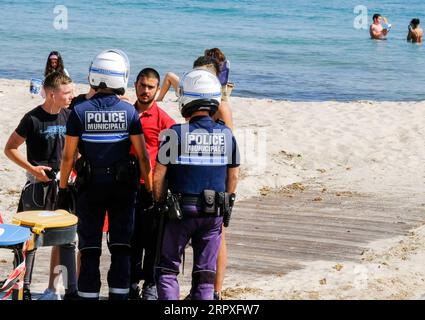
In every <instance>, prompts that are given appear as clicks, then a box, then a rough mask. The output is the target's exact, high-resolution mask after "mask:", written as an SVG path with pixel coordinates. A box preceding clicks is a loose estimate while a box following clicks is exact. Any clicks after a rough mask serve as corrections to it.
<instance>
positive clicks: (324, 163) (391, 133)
mask: <svg viewBox="0 0 425 320" xmlns="http://www.w3.org/2000/svg"><path fill="white" fill-rule="evenodd" d="M28 87H29V82H28V81H21V80H0V114H1V119H2V126H1V130H0V146H1V147H2V148H3V147H4V145H5V143H6V140H7V138H8V136H9V134H10V133H11V132H12V131H13V130H14V128H15V127H16V126H17V124H18V122H19V120H20V119H21V118H22V116H23V115H24V113H25V112H27V111H29V110H31V109H32V108H34V107H35V106H36V105H37V104H40V103H41V102H42V100H41V98H40V97H36V98H31V96H30V95H29V93H28ZM85 91H87V86H84V85H78V86H77V93H83V92H85ZM129 96H130V98H131V100H134V92H133V91H132V90H130V92H129ZM175 100H176V98H175V96H174V94H173V93H170V94H168V96H167V97H166V99H165V101H164V102H161V103H159V105H160V106H161V107H162V108H163V109H164V110H166V111H167V112H169V113H170V115H171V116H172V117H174V118H175V119H176V120H177V121H178V122H182V121H183V119H182V118H181V117H180V116H179V113H178V107H177V103H176V102H175ZM231 104H232V110H233V116H234V124H235V127H236V128H237V129H236V130H235V135H236V136H237V138H238V142H239V145H240V150H241V155H242V167H241V178H240V182H239V187H238V199H239V200H241V199H246V198H249V197H252V196H255V195H259V194H267V193H269V192H272V191H275V190H278V189H283V188H285V186H287V185H289V184H292V183H295V182H302V181H305V180H311V179H316V178H318V177H323V176H324V175H325V176H326V179H327V185H329V186H331V187H333V188H334V189H335V190H345V191H347V192H367V193H372V194H373V193H374V194H384V195H388V194H394V193H397V192H398V191H399V190H403V192H405V193H406V192H407V193H409V194H411V195H412V197H421V196H422V194H424V191H425V186H424V180H425V169H424V165H423V164H424V163H425V148H424V138H425V126H424V124H423V119H425V102H369V101H355V102H347V103H344V102H334V101H328V102H287V101H273V100H265V99H252V98H249V99H247V98H236V97H234V98H232V100H231ZM0 176H1V181H2V183H1V184H0V214H1V215H2V216H3V218H4V220H5V222H7V221H10V219H11V216H12V214H13V212H14V211H15V210H16V206H17V200H18V196H19V193H20V189H21V187H22V185H23V183H24V182H25V176H24V172H23V171H22V170H21V169H20V168H19V167H17V166H16V165H14V164H13V163H11V162H10V161H9V160H8V159H7V158H6V157H5V156H4V154H3V153H1V154H0ZM422 197H423V196H422ZM424 221H425V212H424ZM368 247H369V248H370V251H368V252H366V253H365V254H364V257H363V261H361V262H359V263H354V262H344V261H339V262H335V261H312V262H311V263H307V264H305V268H303V269H301V270H297V271H294V272H291V273H289V274H286V275H276V276H260V277H258V276H257V277H255V278H254V277H253V278H252V279H247V278H243V277H241V276H239V275H237V274H234V275H228V276H227V278H226V285H225V287H226V288H227V290H226V291H225V295H226V297H228V298H240V299H246V298H248V299H250V298H251V299H389V298H396V299H412V298H418V297H421V296H422V293H425V267H424V265H425V227H419V228H418V229H415V230H412V231H411V234H410V235H409V236H406V237H401V238H397V239H385V240H380V241H379V242H374V243H370V244H369V245H368ZM246 283H249V286H246V285H244V284H246Z"/></svg>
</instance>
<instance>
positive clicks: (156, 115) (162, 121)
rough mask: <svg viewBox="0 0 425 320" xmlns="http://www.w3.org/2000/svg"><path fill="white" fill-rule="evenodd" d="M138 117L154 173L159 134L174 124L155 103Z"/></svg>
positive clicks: (132, 151) (132, 149)
mask: <svg viewBox="0 0 425 320" xmlns="http://www.w3.org/2000/svg"><path fill="white" fill-rule="evenodd" d="M135 107H136V104H135ZM139 117H140V122H141V123H142V128H143V135H144V137H145V141H146V148H147V149H148V152H149V157H150V160H151V167H152V172H154V170H155V164H156V155H157V154H158V148H159V140H158V138H159V134H160V132H161V131H162V130H164V129H168V128H170V127H171V126H172V125H173V124H175V123H176V122H175V121H174V120H173V118H171V117H170V116H169V115H168V113H166V112H165V111H164V110H162V109H161V108H160V107H158V105H157V104H156V101H154V102H153V104H152V106H151V107H150V108H149V109H148V110H146V111H144V112H142V113H141V114H139ZM131 153H133V154H134V148H133V146H132V147H131ZM141 181H142V180H141Z"/></svg>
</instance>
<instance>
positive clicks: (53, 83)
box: [43, 71, 72, 90]
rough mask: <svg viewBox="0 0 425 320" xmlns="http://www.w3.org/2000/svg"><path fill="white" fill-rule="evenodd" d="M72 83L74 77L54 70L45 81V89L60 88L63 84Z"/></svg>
mask: <svg viewBox="0 0 425 320" xmlns="http://www.w3.org/2000/svg"><path fill="white" fill-rule="evenodd" d="M70 83H72V79H71V78H70V77H68V76H67V75H66V74H64V73H63V72H58V71H53V72H52V73H50V74H49V75H48V76H47V77H46V78H45V79H44V82H43V87H44V89H54V90H55V89H59V87H60V86H61V85H64V84H70Z"/></svg>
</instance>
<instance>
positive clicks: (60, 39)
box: [0, 0, 425, 101]
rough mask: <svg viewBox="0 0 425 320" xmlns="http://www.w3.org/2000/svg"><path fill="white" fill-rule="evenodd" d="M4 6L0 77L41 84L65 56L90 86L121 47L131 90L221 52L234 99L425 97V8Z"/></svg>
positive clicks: (331, 4)
mask: <svg viewBox="0 0 425 320" xmlns="http://www.w3.org/2000/svg"><path fill="white" fill-rule="evenodd" d="M359 5H362V6H364V7H358V6H359ZM356 8H357V9H356ZM0 9H1V13H2V14H1V15H2V18H1V19H0V58H1V59H0V78H12V79H28V80H30V79H31V78H42V77H43V71H44V65H45V62H46V59H47V55H48V54H49V52H50V51H52V50H58V51H59V52H60V53H61V54H62V56H63V59H64V62H65V67H66V69H67V70H68V71H69V73H70V75H71V77H72V78H73V79H74V81H76V82H80V83H86V82H87V72H88V68H89V64H90V61H91V59H92V58H93V57H94V56H95V55H96V54H97V53H98V52H100V51H101V50H104V49H108V48H119V49H122V50H124V51H125V52H126V53H127V54H128V56H129V58H130V61H131V75H130V81H129V82H130V85H132V83H133V81H134V79H135V76H136V75H137V72H138V71H140V70H141V69H142V68H144V67H148V66H149V67H154V68H156V69H157V70H158V71H159V72H160V74H161V76H164V75H165V73H166V72H168V71H172V72H175V73H177V74H178V75H182V74H183V73H184V72H185V71H188V70H189V69H190V68H191V66H192V63H193V61H194V60H195V59H196V58H197V57H198V56H200V55H202V54H203V52H204V50H205V49H206V48H212V47H219V48H220V49H221V50H222V51H223V52H224V53H225V55H226V56H227V58H228V59H229V61H230V68H231V72H230V81H232V82H234V83H235V88H234V90H233V92H232V95H234V96H244V97H256V98H271V99H279V100H280V99H287V100H307V101H315V100H342V101H346V100H359V99H362V100H363V99H370V100H423V99H425V73H424V70H425V51H424V47H423V46H420V45H414V44H410V43H407V42H406V35H407V30H408V25H409V22H410V20H411V19H412V18H415V17H418V18H420V19H422V20H423V21H425V2H423V1H418V0H414V1H402V0H391V1H389V0H381V1H362V2H359V1H348V0H339V1H333V0H319V1H311V0H296V1H295V0H294V1H293V0H287V1H286V0H263V1H258V0H255V1H252V0H234V1H230V0H216V1H207V0H193V1H188V0H169V1H157V0H151V1H134V0H130V1H119V0H117V1H83V0H72V1H65V0H63V1H36V0H31V1H30V0H20V1H5V0H0ZM360 9H363V10H360ZM364 9H366V10H367V12H365V10H364ZM359 10H360V11H359ZM375 12H379V13H381V14H382V15H383V16H386V17H387V18H388V20H389V23H391V24H392V29H391V32H390V33H389V35H388V40H387V41H374V40H370V38H369V31H368V29H367V28H368V25H369V24H370V23H371V20H372V15H373V14H374V13H375ZM365 13H366V14H367V16H365ZM360 15H361V16H360ZM422 15H423V16H422ZM359 16H360V17H359ZM362 17H363V20H364V21H362ZM359 21H360V22H362V23H361V24H360V25H359ZM356 23H357V25H356ZM424 24H425V22H424Z"/></svg>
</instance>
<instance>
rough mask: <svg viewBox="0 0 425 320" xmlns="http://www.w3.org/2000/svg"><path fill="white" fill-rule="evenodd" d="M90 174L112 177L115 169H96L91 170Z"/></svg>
mask: <svg viewBox="0 0 425 320" xmlns="http://www.w3.org/2000/svg"><path fill="white" fill-rule="evenodd" d="M91 170H92V173H93V174H94V175H96V176H98V175H114V174H115V172H116V169H115V167H96V168H92V169H91Z"/></svg>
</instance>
